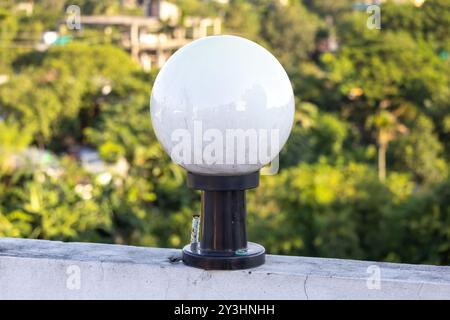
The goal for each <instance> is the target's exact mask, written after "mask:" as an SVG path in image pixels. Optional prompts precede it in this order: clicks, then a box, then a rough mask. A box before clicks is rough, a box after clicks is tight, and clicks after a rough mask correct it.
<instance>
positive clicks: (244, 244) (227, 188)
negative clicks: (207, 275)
mask: <svg viewBox="0 0 450 320" xmlns="http://www.w3.org/2000/svg"><path fill="white" fill-rule="evenodd" d="M187 182H188V186H189V187H190V188H192V189H197V190H202V212H201V232H200V234H201V240H200V241H198V240H196V241H192V240H191V242H192V243H191V244H190V245H187V246H185V247H184V248H183V262H184V263H185V264H187V265H188V266H192V267H197V268H202V269H209V270H236V269H247V268H254V267H258V266H260V265H262V264H263V263H264V261H265V250H264V247H262V246H260V245H259V244H256V243H252V242H248V241H247V231H246V226H245V225H246V216H247V213H246V210H245V209H246V208H245V190H247V189H253V188H256V187H257V186H258V184H259V172H252V173H249V174H245V175H240V176H206V175H200V174H194V173H191V172H189V173H188V181H187ZM193 234H198V233H197V232H194V231H193Z"/></svg>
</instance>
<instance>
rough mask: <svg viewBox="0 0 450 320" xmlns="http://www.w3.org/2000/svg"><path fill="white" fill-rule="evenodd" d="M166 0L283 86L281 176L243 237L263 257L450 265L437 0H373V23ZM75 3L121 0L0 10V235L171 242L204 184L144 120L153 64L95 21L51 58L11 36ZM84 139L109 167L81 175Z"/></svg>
mask: <svg viewBox="0 0 450 320" xmlns="http://www.w3.org/2000/svg"><path fill="white" fill-rule="evenodd" d="M174 2H175V3H177V4H179V5H180V7H181V9H182V12H183V16H193V15H194V16H221V17H223V21H224V30H225V31H226V32H227V33H233V34H238V35H242V36H245V37H248V38H250V39H252V40H254V41H257V42H258V43H261V44H262V45H263V46H265V47H267V48H268V49H269V50H270V51H271V52H273V53H274V55H275V56H276V57H277V58H278V59H279V60H280V61H281V62H282V64H283V65H284V67H285V68H286V70H287V72H288V74H289V76H290V78H291V80H292V83H293V87H294V91H295V95H296V115H295V124H294V127H293V130H292V134H291V137H290V138H289V140H288V142H287V144H286V146H285V148H284V149H283V151H282V153H281V158H280V164H281V171H280V173H279V174H278V175H275V176H266V177H262V181H261V186H260V187H259V188H258V189H256V190H254V191H250V192H249V195H248V198H249V199H248V211H249V215H248V217H249V233H250V238H251V240H253V241H257V242H261V243H263V244H264V245H265V246H266V248H267V250H268V251H269V252H270V253H280V254H293V255H309V256H323V257H340V258H354V259H371V260H382V261H396V262H410V263H431V264H448V263H449V262H450V178H449V159H450V144H449V142H450V86H449V84H450V60H449V58H448V52H449V50H450V46H449V43H450V41H449V34H448V33H449V30H450V3H449V2H448V1H445V0H427V1H426V2H425V3H424V4H423V5H422V6H421V7H420V8H418V7H414V6H413V5H411V4H410V3H408V2H405V3H403V4H395V3H393V2H388V3H386V4H384V3H383V4H382V9H381V17H382V23H381V26H382V29H381V30H370V29H368V28H367V27H366V20H367V13H366V12H365V11H361V10H357V9H355V7H354V6H353V5H354V2H353V1H351V0H345V1H331V0H317V1H310V0H304V1H300V0H291V1H290V3H289V4H288V5H282V3H281V2H280V1H275V0H258V1H256V0H247V1H245V0H230V3H229V4H228V5H223V4H219V3H215V2H211V1H209V2H204V1H200V0H177V1H174ZM69 4H77V5H80V6H81V9H82V12H83V13H86V14H126V13H128V11H127V10H128V9H127V10H125V9H123V8H121V6H120V5H119V1H112V0H108V1H90V0H80V1H70V3H69V2H67V1H66V2H64V1H51V0H40V1H35V6H34V12H33V14H32V15H30V16H27V15H25V14H24V13H20V12H15V11H14V6H15V3H14V1H3V2H0V44H1V45H0V57H1V59H0V76H2V77H3V78H1V79H6V81H5V80H4V81H3V82H1V84H0V236H3V237H26V238H38V239H55V240H56V239H57V240H65V241H94V242H109V243H124V244H134V245H149V246H160V247H166V246H170V247H181V246H182V245H183V244H185V243H186V242H187V241H188V238H189V228H190V227H189V225H190V221H191V217H192V214H194V213H198V211H199V210H200V208H199V194H198V193H196V192H194V191H192V190H188V189H187V187H186V181H185V172H184V170H183V169H181V168H179V167H178V166H176V165H175V164H174V163H173V162H171V161H170V159H169V157H168V156H167V155H166V154H165V152H164V151H163V150H162V148H161V146H160V145H159V143H158V142H157V140H156V138H155V135H154V133H153V130H152V128H151V123H150V119H149V110H148V104H149V95H150V92H151V84H152V82H153V80H154V78H155V75H156V71H155V72H151V73H145V72H144V71H142V70H141V68H140V67H139V66H138V65H137V64H135V63H134V62H133V61H132V59H131V58H130V57H129V55H128V53H126V52H125V51H123V50H122V49H120V48H119V47H117V46H115V45H113V44H111V43H112V42H111V38H112V37H113V35H111V37H109V38H108V37H105V35H104V33H103V32H102V31H100V30H86V33H85V36H86V37H85V38H83V37H82V36H81V37H76V38H75V40H74V41H73V42H72V43H70V44H67V45H60V46H52V47H50V48H49V49H48V50H46V51H37V50H35V49H34V48H27V47H26V46H25V47H24V46H21V45H20V44H22V43H23V42H21V41H22V40H23V39H35V40H36V39H39V38H40V37H41V35H42V32H43V31H46V30H54V28H55V26H56V25H57V22H58V20H59V19H61V17H63V16H64V10H65V7H66V6H67V5H69ZM113 32H114V31H113ZM91 36H96V37H97V39H100V41H97V42H96V43H95V44H93V43H91V42H90V37H91ZM332 41H335V42H336V44H337V46H334V47H333V46H330V45H329V44H330V43H332ZM446 52H447V55H446V54H445V53H446ZM80 146H81V147H89V148H91V149H94V150H97V151H98V154H99V156H100V158H101V159H102V160H103V164H104V165H105V166H110V167H109V168H110V169H109V170H108V171H107V172H103V173H93V172H92V171H88V170H86V167H85V166H83V165H82V163H80V161H78V160H76V159H75V157H74V155H73V152H74V151H73V150H74V149H75V150H76V149H77V148H79V147H80ZM33 150H34V151H33ZM31 151H32V152H34V153H33V154H36V156H34V158H33V157H28V158H23V157H21V155H23V154H27V152H28V153H29V152H31ZM36 157H37V160H36Z"/></svg>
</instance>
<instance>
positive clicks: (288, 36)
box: [261, 2, 321, 69]
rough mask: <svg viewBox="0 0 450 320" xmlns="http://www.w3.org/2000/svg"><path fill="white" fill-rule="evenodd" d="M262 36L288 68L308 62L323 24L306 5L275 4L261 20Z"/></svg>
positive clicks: (268, 8) (269, 7)
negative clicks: (317, 33)
mask: <svg viewBox="0 0 450 320" xmlns="http://www.w3.org/2000/svg"><path fill="white" fill-rule="evenodd" d="M261 21H262V25H261V36H262V38H263V39H264V40H265V41H266V42H267V43H268V45H269V46H270V48H271V49H272V51H273V52H274V55H275V56H276V57H277V58H278V59H279V60H280V61H281V63H282V64H283V66H285V68H287V69H290V68H292V67H295V66H296V65H297V64H298V63H300V62H301V61H305V60H307V59H308V56H309V54H311V53H312V52H313V51H314V49H315V37H316V32H317V31H318V29H319V27H320V25H321V22H320V20H319V18H318V17H317V16H315V15H314V14H312V13H311V12H309V11H308V10H307V9H306V8H305V7H304V6H303V5H302V4H300V3H298V2H294V3H292V4H291V5H288V6H283V5H281V4H279V3H278V2H275V3H273V4H271V5H270V6H268V7H267V8H266V10H265V12H264V13H263V16H262V18H261Z"/></svg>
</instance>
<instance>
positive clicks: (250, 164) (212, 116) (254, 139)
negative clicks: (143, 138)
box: [150, 36, 294, 175]
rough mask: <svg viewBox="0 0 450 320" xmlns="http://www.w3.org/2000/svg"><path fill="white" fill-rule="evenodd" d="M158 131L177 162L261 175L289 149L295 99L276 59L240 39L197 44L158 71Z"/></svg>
mask: <svg viewBox="0 0 450 320" xmlns="http://www.w3.org/2000/svg"><path fill="white" fill-rule="evenodd" d="M150 109H151V117H152V123H153V128H154V130H155V132H156V136H157V138H158V140H159V141H160V142H161V144H162V146H163V147H164V149H165V150H166V152H167V153H168V154H169V155H170V156H171V158H172V159H173V161H175V162H176V163H178V164H180V165H181V166H183V167H184V168H186V169H187V170H188V171H190V172H193V173H199V174H205V175H241V174H246V173H250V172H255V171H258V170H259V169H260V168H261V167H263V166H264V165H266V164H268V163H269V162H270V161H272V160H273V159H274V158H275V157H276V156H277V155H278V153H279V151H280V149H281V148H282V147H283V145H284V144H285V142H286V140H287V138H288V136H289V133H290V131H291V127H292V124H293V120H294V94H293V91H292V86H291V83H290V81H289V78H288V76H287V74H286V72H285V70H284V69H283V67H282V66H281V64H280V63H279V62H278V60H277V59H276V58H275V57H274V56H273V55H272V54H271V53H270V52H268V51H267V50H266V49H264V48H263V47H261V46H260V45H258V44H256V43H254V42H252V41H249V40H247V39H244V38H240V37H236V36H213V37H206V38H203V39H200V40H196V41H194V42H192V43H190V44H188V45H186V46H184V47H183V48H181V49H180V50H178V51H177V52H176V53H175V54H174V55H173V56H172V57H171V58H170V59H169V60H168V61H167V63H166V64H165V65H164V67H163V68H162V69H161V71H160V72H159V74H158V76H157V78H156V80H155V83H154V86H153V91H152V96H151V101H150Z"/></svg>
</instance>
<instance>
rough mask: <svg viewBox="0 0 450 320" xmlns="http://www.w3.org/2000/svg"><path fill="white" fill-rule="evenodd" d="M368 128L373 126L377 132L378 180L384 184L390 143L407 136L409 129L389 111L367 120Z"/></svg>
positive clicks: (381, 112) (383, 111) (382, 111)
mask: <svg viewBox="0 0 450 320" xmlns="http://www.w3.org/2000/svg"><path fill="white" fill-rule="evenodd" d="M367 126H369V127H370V126H373V127H375V130H376V140H377V144H378V178H379V179H380V181H382V182H384V181H385V180H386V152H387V149H388V146H389V143H390V142H391V141H392V140H394V139H396V138H397V137H398V136H399V135H401V134H405V133H406V132H407V131H408V129H407V127H406V126H405V125H403V124H401V123H400V122H399V120H398V116H397V115H396V114H395V113H393V112H389V111H387V110H381V111H379V112H378V113H377V114H375V115H373V116H370V117H369V118H368V119H367Z"/></svg>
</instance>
